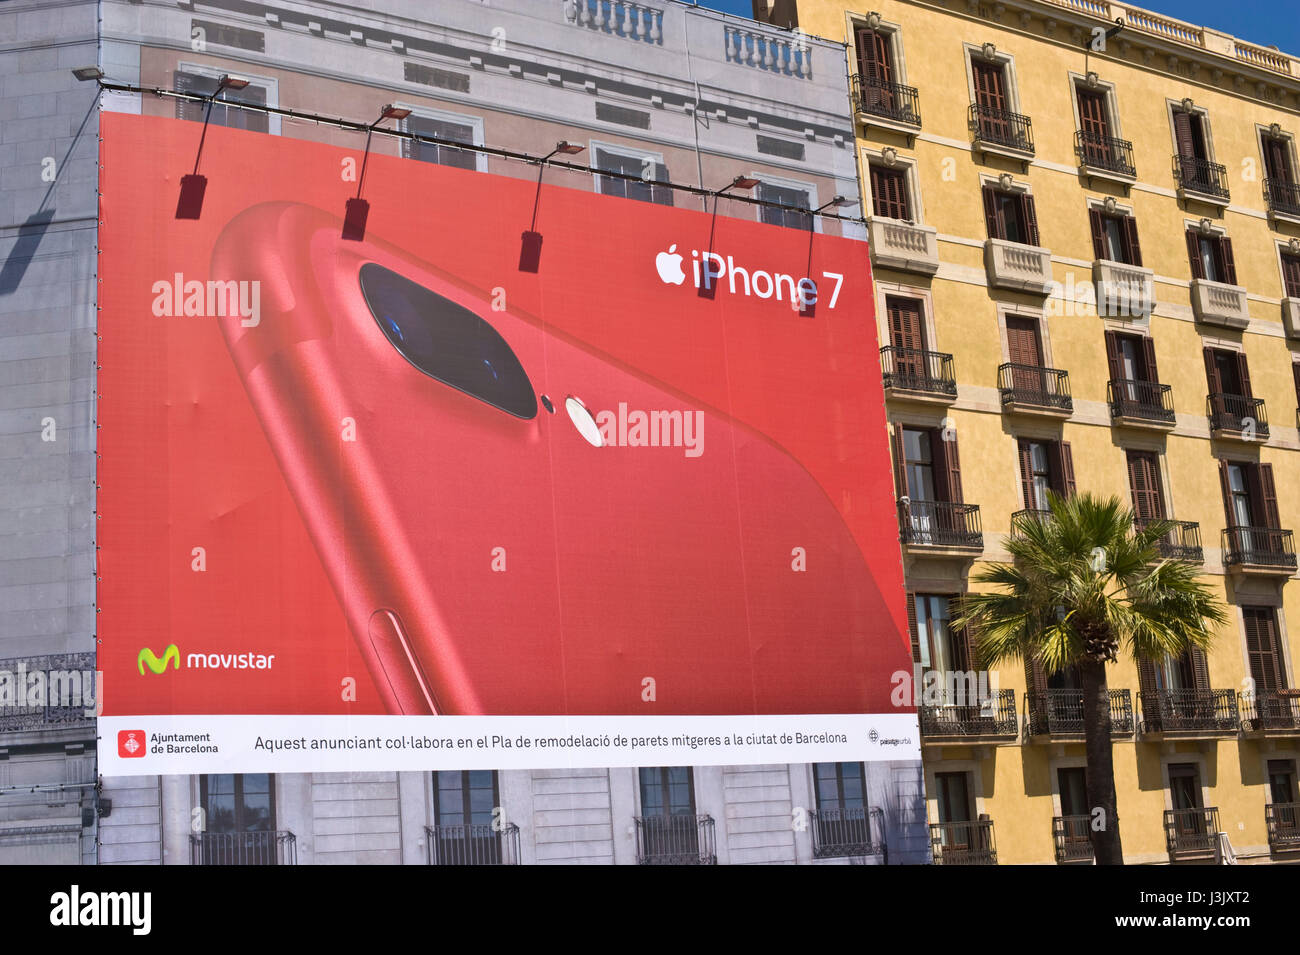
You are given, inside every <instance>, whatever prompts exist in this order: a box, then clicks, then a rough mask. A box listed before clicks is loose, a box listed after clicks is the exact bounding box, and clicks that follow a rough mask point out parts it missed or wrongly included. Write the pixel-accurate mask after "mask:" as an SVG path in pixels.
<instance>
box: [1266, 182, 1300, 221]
mask: <svg viewBox="0 0 1300 955" xmlns="http://www.w3.org/2000/svg"><path fill="white" fill-rule="evenodd" d="M1264 199H1265V201H1266V202H1268V211H1269V212H1277V213H1281V214H1282V215H1284V216H1297V217H1300V183H1294V182H1287V181H1286V180H1285V179H1272V178H1269V179H1265V180H1264Z"/></svg>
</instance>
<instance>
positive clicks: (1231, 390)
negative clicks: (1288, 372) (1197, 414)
mask: <svg viewBox="0 0 1300 955" xmlns="http://www.w3.org/2000/svg"><path fill="white" fill-rule="evenodd" d="M1204 356H1205V379H1206V385H1207V387H1208V388H1209V397H1208V399H1207V401H1206V408H1207V413H1208V414H1209V418H1210V430H1211V431H1216V432H1223V434H1221V435H1220V437H1232V436H1235V435H1241V436H1243V437H1244V438H1246V439H1252V440H1253V439H1255V438H1266V437H1268V434H1269V425H1268V414H1267V409H1266V408H1265V406H1264V399H1262V398H1256V397H1254V395H1253V394H1252V392H1251V385H1250V365H1249V363H1248V362H1247V361H1246V354H1245V352H1240V351H1236V350H1234V349H1231V348H1215V347H1207V348H1206V349H1205V351H1204Z"/></svg>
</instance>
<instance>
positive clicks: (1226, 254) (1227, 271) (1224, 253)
mask: <svg viewBox="0 0 1300 955" xmlns="http://www.w3.org/2000/svg"><path fill="white" fill-rule="evenodd" d="M1219 255H1220V257H1221V258H1222V259H1223V281H1224V282H1225V283H1227V284H1228V285H1236V284H1237V264H1236V262H1235V261H1234V259H1233V258H1232V240H1231V239H1229V238H1228V237H1227V236H1226V235H1221V236H1219Z"/></svg>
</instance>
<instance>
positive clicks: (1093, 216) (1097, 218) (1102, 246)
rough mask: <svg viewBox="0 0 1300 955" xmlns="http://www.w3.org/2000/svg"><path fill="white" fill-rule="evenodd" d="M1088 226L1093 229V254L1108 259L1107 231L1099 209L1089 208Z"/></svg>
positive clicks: (1094, 256)
mask: <svg viewBox="0 0 1300 955" xmlns="http://www.w3.org/2000/svg"><path fill="white" fill-rule="evenodd" d="M1088 226H1089V228H1090V229H1091V230H1092V256H1093V258H1095V259H1108V258H1110V256H1108V255H1107V254H1106V232H1105V228H1104V227H1103V225H1102V221H1101V211H1100V210H1099V209H1089V210H1088Z"/></svg>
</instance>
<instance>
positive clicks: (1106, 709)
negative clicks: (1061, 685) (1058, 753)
mask: <svg viewBox="0 0 1300 955" xmlns="http://www.w3.org/2000/svg"><path fill="white" fill-rule="evenodd" d="M1079 675H1080V677H1081V678H1082V680H1083V740H1084V751H1085V752H1086V754H1087V759H1088V771H1087V774H1086V777H1087V791H1088V814H1089V816H1091V817H1092V821H1093V825H1092V851H1093V855H1094V857H1095V858H1096V860H1097V865H1123V864H1124V851H1123V849H1122V848H1121V846H1120V841H1119V810H1118V804H1117V802H1116V799H1115V763H1114V759H1113V757H1112V753H1111V742H1110V689H1109V687H1108V686H1107V685H1106V664H1105V662H1104V661H1102V660H1096V659H1091V658H1085V659H1084V660H1083V661H1081V662H1080V663H1079ZM1098 808H1100V809H1101V810H1102V816H1101V818H1100V821H1098V818H1097V814H1096V810H1097V809H1098ZM1098 826H1100V828H1098Z"/></svg>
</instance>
